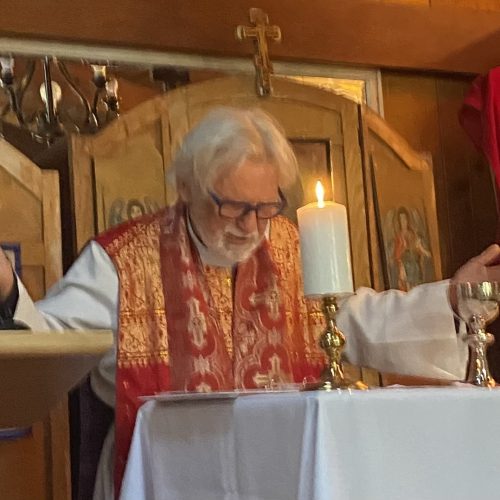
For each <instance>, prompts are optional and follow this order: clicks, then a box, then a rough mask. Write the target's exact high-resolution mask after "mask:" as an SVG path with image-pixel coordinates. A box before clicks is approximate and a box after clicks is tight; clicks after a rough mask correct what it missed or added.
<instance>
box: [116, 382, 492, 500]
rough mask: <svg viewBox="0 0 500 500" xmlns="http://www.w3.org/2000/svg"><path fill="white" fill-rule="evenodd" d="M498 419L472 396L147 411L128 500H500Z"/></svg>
mask: <svg viewBox="0 0 500 500" xmlns="http://www.w3.org/2000/svg"><path fill="white" fill-rule="evenodd" d="M499 414H500V391H499V390H492V391H491V390H482V389H477V388H469V387H452V388H425V389H423V388H412V389H397V388H388V389H376V390H370V391H367V392H361V391H340V392H331V393H288V394H273V393H268V394H262V395H253V396H240V397H238V398H236V399H226V400H224V399H221V400H219V401H198V402H186V403H161V402H148V403H146V404H145V405H144V406H143V407H142V409H141V410H140V411H139V415H138V419H137V424H136V430H135V434H134V438H133V444H132V448H131V452H130V457H129V462H128V466H127V470H126V474H125V478H124V483H123V488H122V495H121V498H122V500H141V499H147V498H156V499H167V498H176V499H177V500H192V499H194V498H204V499H206V500H220V499H221V498H225V499H238V500H290V499H291V498H297V499H300V500H306V499H307V500H352V499H355V500H365V499H366V500H399V499H402V498H404V499H405V500H422V499H425V500H443V499H445V498H454V499H463V500H469V499H470V498H484V499H493V498H497V497H498V492H499V491H500V474H499V469H500V446H499V443H500V419H499V418H498V415H499ZM479 422H480V423H479Z"/></svg>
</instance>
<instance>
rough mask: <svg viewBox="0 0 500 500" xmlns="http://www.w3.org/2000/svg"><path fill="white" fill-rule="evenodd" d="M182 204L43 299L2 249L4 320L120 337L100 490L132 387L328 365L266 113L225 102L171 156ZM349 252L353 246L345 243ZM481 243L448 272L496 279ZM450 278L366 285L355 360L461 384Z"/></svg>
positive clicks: (195, 387)
mask: <svg viewBox="0 0 500 500" xmlns="http://www.w3.org/2000/svg"><path fill="white" fill-rule="evenodd" d="M173 174H174V177H175V182H176V186H177V191H178V194H179V200H178V201H177V203H176V204H175V205H174V206H172V207H168V208H165V209H163V210H161V211H160V212H158V213H156V214H154V215H147V216H144V217H142V218H140V219H138V220H134V221H131V222H127V223H125V224H123V225H120V226H118V227H116V228H113V229H111V230H110V231H108V232H106V233H104V234H102V235H100V236H98V237H97V238H96V239H95V240H93V241H91V242H90V243H89V244H88V245H87V247H86V248H85V249H84V250H83V251H82V253H81V255H80V256H79V258H78V259H77V261H76V262H75V263H74V265H73V267H72V268H71V269H70V270H69V271H68V273H67V274H66V276H65V277H64V278H63V279H62V280H61V281H60V282H59V283H58V284H57V285H56V286H55V287H54V288H53V289H52V290H50V292H49V294H48V295H47V297H46V298H45V299H44V300H42V301H40V302H38V303H36V304H33V303H32V302H31V300H30V299H29V297H28V296H27V294H26V292H25V289H24V287H23V286H22V284H21V283H20V282H19V281H18V280H17V279H16V278H15V276H14V274H13V271H12V268H11V267H10V264H9V262H8V260H7V259H6V258H5V256H3V255H1V256H0V300H1V301H2V303H3V314H4V316H5V315H8V314H9V312H11V313H13V315H14V318H15V319H18V320H20V321H23V322H25V323H27V324H28V325H29V326H31V327H32V328H33V329H36V330H43V329H48V328H50V329H62V328H73V329H82V328H93V329H98V328H107V329H108V328H111V329H113V330H114V331H115V332H116V346H115V349H113V351H112V352H109V353H108V355H107V356H105V358H104V359H103V360H102V362H101V363H100V365H99V366H98V367H97V368H96V369H95V371H94V372H93V373H92V374H91V385H92V388H93V390H94V392H95V394H96V395H97V396H98V397H99V398H100V399H101V400H102V401H103V402H104V403H106V404H107V405H109V406H110V407H114V408H115V429H114V430H113V429H112V430H111V431H110V432H109V434H108V438H107V439H106V442H105V445H104V448H103V452H102V454H101V461H100V467H99V474H98V481H97V484H96V489H95V493H94V498H112V497H113V480H112V478H113V473H112V471H113V470H114V479H115V481H114V484H115V487H117V488H119V485H120V484H121V478H122V474H123V470H124V466H125V463H126V459H127V453H128V449H129V445H130V440H131V434H132V430H133V426H134V421H135V416H136V412H137V409H138V406H139V404H140V403H139V400H138V396H141V395H145V394H151V393H154V392H156V391H167V390H189V391H221V390H228V389H231V388H242V387H245V388H248V387H255V386H258V385H259V384H263V383H267V382H268V381H269V380H270V379H273V380H275V381H283V382H287V381H296V382H302V380H303V379H304V377H310V376H316V375H317V374H318V372H319V368H320V367H321V366H322V364H323V360H322V354H321V353H320V352H319V350H318V348H317V346H316V340H315V332H310V327H311V325H308V314H307V310H306V305H305V301H304V296H303V291H302V281H301V273H300V265H299V260H298V258H299V255H298V234H297V230H296V228H295V226H294V225H293V224H292V223H291V222H290V221H289V220H287V219H285V218H284V217H282V216H280V213H281V211H282V210H283V208H284V206H285V204H286V200H285V197H284V194H283V192H284V190H285V189H286V188H287V187H288V186H290V185H291V184H292V183H293V182H294V181H295V180H296V177H297V161H296V159H295V156H294V154H293V152H292V149H291V146H290V144H289V143H288V142H287V140H286V139H285V137H284V135H283V132H282V131H281V129H280V127H279V126H278V124H277V123H275V121H274V120H273V119H272V118H271V117H269V116H268V115H267V114H265V113H264V112H262V111H260V110H240V109H232V108H219V109H216V110H213V111H211V112H210V113H208V115H206V116H205V118H204V119H203V120H202V121H201V122H199V123H198V125H197V126H196V127H195V128H194V129H192V130H191V132H190V133H188V135H187V136H186V138H185V140H184V143H183V144H182V146H181V148H180V150H179V152H178V154H177V156H176V158H175V160H174V162H173ZM354 251H356V250H355V249H354ZM499 257H500V248H499V247H498V246H496V245H494V246H492V247H490V248H489V249H488V250H486V251H485V252H484V253H483V254H481V255H480V256H478V257H476V258H475V259H473V260H471V261H470V262H469V263H467V264H466V265H465V266H464V267H463V268H462V269H461V270H460V271H459V272H458V273H457V274H456V276H455V277H454V279H455V280H458V281H460V280H468V281H483V280H486V279H497V280H498V279H500V270H499V268H498V266H496V265H494V263H495V262H496V260H497V259H498V258H499ZM447 286H448V283H447V282H440V283H435V284H430V285H422V286H419V287H416V288H414V289H413V290H411V291H410V292H408V293H402V292H398V291H388V292H385V293H381V294H377V293H375V292H374V291H373V290H369V289H359V290H357V293H356V294H355V295H353V296H352V297H351V298H349V299H347V300H346V302H345V304H344V305H343V308H342V309H341V313H340V316H339V319H338V323H339V325H340V326H341V327H342V329H343V330H344V331H346V332H348V333H349V338H350V343H349V346H348V349H347V353H346V354H347V356H348V358H349V359H350V360H351V362H353V363H355V364H358V365H363V366H371V367H373V368H376V369H378V370H385V371H391V372H395V371H398V372H402V373H407V374H414V375H423V376H431V377H438V378H448V379H461V378H463V376H464V370H465V366H466V349H465V347H464V345H463V344H462V342H461V341H460V340H459V339H458V337H457V334H456V330H455V324H454V320H453V315H452V311H451V309H450V307H449V305H448V300H447Z"/></svg>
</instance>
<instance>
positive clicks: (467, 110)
mask: <svg viewBox="0 0 500 500" xmlns="http://www.w3.org/2000/svg"><path fill="white" fill-rule="evenodd" d="M459 120H460V123H461V125H462V127H463V128H464V129H465V131H466V132H467V134H468V135H469V137H470V138H471V139H472V142H473V143H474V144H475V146H476V147H477V148H478V149H479V150H480V151H482V152H483V153H484V155H485V156H486V158H487V160H488V162H489V164H490V167H491V169H492V171H493V173H494V175H495V184H496V188H497V193H498V192H499V189H500V67H497V68H493V69H492V70H490V71H489V73H488V74H487V75H484V76H478V77H477V78H476V79H475V80H474V82H473V83H472V87H471V89H470V90H469V92H468V94H467V95H466V97H465V100H464V103H463V106H462V108H461V110H460V113H459Z"/></svg>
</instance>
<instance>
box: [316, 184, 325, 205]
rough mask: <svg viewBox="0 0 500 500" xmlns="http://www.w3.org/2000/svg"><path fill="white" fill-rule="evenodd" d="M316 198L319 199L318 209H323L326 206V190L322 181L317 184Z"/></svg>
mask: <svg viewBox="0 0 500 500" xmlns="http://www.w3.org/2000/svg"><path fill="white" fill-rule="evenodd" d="M316 198H318V207H319V208H323V207H324V206H325V190H324V188H323V184H321V181H318V182H316Z"/></svg>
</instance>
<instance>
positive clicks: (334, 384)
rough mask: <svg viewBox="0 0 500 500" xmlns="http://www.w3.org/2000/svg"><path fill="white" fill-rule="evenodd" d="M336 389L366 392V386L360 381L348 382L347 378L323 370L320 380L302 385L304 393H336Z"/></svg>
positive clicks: (331, 371) (328, 370)
mask: <svg viewBox="0 0 500 500" xmlns="http://www.w3.org/2000/svg"><path fill="white" fill-rule="evenodd" d="M337 389H351V390H358V391H366V390H367V389H368V386H367V385H366V384H365V383H364V382H362V381H361V380H350V379H349V378H345V377H343V376H342V377H339V376H338V374H335V373H333V370H330V369H325V371H324V372H323V374H322V375H321V380H319V381H318V382H311V383H308V384H305V385H304V390H306V391H325V392H330V391H336V390H337Z"/></svg>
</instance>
